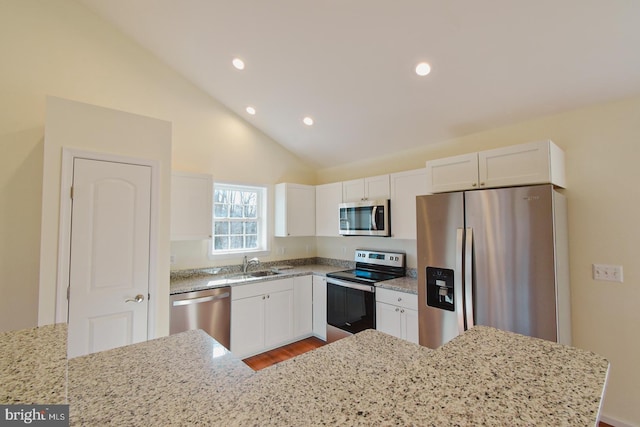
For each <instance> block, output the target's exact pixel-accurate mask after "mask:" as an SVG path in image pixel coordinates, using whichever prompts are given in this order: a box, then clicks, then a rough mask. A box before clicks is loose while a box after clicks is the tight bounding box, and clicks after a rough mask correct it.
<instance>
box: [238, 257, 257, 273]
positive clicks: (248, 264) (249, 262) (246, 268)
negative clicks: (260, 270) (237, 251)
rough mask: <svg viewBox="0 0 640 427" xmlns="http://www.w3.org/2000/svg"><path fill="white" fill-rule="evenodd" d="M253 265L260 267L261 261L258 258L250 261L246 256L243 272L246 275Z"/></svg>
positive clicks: (243, 261)
mask: <svg viewBox="0 0 640 427" xmlns="http://www.w3.org/2000/svg"><path fill="white" fill-rule="evenodd" d="M252 264H253V265H260V260H259V259H258V258H251V259H250V260H247V256H246V255H245V256H244V258H243V259H242V272H243V273H246V272H247V270H249V266H250V265H252Z"/></svg>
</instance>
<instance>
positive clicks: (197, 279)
mask: <svg viewBox="0 0 640 427" xmlns="http://www.w3.org/2000/svg"><path fill="white" fill-rule="evenodd" d="M276 268H277V267H276ZM346 269H348V267H347V266H336V265H325V264H308V265H295V266H292V267H291V268H286V269H281V270H278V274H276V275H273V276H267V277H260V278H252V279H250V280H246V279H238V278H237V275H235V277H234V274H229V275H225V274H222V273H220V274H211V273H207V272H206V271H207V270H208V269H203V270H200V271H198V270H193V272H191V273H186V274H179V273H180V272H177V273H178V274H176V275H175V276H174V277H172V278H171V285H170V294H171V295H174V294H181V293H184V292H192V291H201V290H205V289H214V288H220V287H223V286H232V287H233V286H238V285H245V284H247V283H259V282H266V281H270V280H280V279H286V278H288V277H295V276H305V275H308V274H313V275H315V276H326V275H327V273H333V272H335V271H340V270H346ZM376 286H377V287H380V288H386V289H391V290H394V291H400V292H407V293H412V294H417V293H418V280H417V279H416V278H415V277H411V276H405V277H400V278H397V279H392V280H385V281H383V282H378V283H376Z"/></svg>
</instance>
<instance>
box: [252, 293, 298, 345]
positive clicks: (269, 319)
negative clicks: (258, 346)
mask: <svg viewBox="0 0 640 427" xmlns="http://www.w3.org/2000/svg"><path fill="white" fill-rule="evenodd" d="M264 310H265V311H264V345H265V347H266V348H273V347H275V346H277V345H278V344H281V343H285V342H287V341H290V340H291V338H293V291H292V290H288V291H281V292H272V293H269V294H267V295H265V309H264ZM254 316H255V314H254Z"/></svg>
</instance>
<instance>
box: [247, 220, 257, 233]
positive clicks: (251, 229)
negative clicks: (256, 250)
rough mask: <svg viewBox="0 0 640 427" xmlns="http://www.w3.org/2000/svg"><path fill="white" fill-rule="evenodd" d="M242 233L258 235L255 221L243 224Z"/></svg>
mask: <svg viewBox="0 0 640 427" xmlns="http://www.w3.org/2000/svg"><path fill="white" fill-rule="evenodd" d="M244 232H245V233H247V234H258V223H257V222H255V221H246V222H245V223H244Z"/></svg>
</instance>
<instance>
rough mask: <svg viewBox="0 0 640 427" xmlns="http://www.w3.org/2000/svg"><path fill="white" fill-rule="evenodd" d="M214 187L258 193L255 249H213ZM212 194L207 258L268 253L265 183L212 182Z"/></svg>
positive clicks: (266, 191)
mask: <svg viewBox="0 0 640 427" xmlns="http://www.w3.org/2000/svg"><path fill="white" fill-rule="evenodd" d="M216 188H217V189H220V188H223V189H231V190H240V191H255V192H257V193H258V202H257V205H258V206H257V217H258V247H257V248H255V249H253V248H252V249H239V250H224V251H222V250H221V251H215V249H214V246H215V243H214V242H215V237H216V235H215V201H216V200H215V192H216ZM211 192H212V193H211V196H212V200H211V203H212V206H211V207H212V211H211V239H209V247H208V249H207V256H208V258H209V259H212V260H213V259H230V258H237V257H238V256H243V255H248V256H264V255H268V254H269V253H270V248H269V242H270V238H269V236H270V235H271V229H270V221H269V219H270V217H269V213H270V210H269V208H268V207H269V196H270V191H269V188H268V186H266V185H255V184H235V183H227V182H216V181H214V182H213V186H212V189H211Z"/></svg>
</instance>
